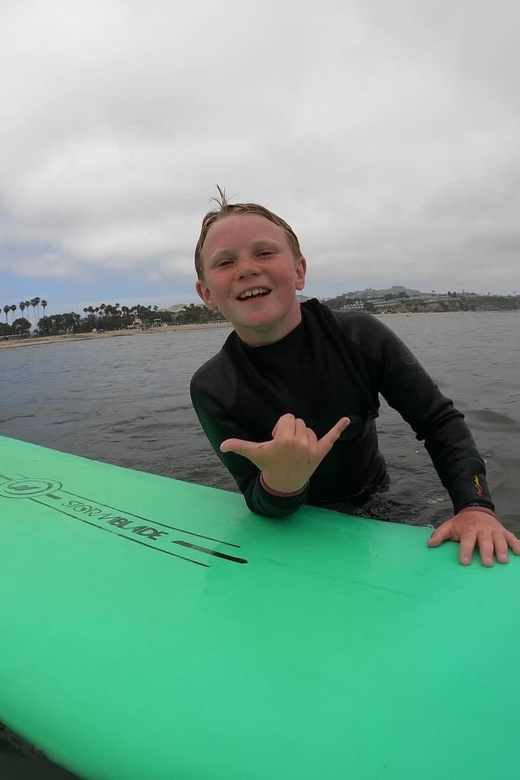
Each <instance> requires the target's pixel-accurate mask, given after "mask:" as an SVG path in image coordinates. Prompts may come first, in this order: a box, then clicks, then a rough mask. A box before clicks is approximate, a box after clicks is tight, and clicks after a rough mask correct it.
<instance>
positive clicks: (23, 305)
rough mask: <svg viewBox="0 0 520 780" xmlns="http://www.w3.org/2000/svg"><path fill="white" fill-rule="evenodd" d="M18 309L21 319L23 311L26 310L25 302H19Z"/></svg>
mask: <svg viewBox="0 0 520 780" xmlns="http://www.w3.org/2000/svg"><path fill="white" fill-rule="evenodd" d="M18 308H19V309H20V311H21V312H22V317H23V313H24V310H25V309H26V308H27V307H26V305H25V301H20V303H19V304H18Z"/></svg>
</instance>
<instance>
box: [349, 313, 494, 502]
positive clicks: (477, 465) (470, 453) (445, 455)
mask: <svg viewBox="0 0 520 780" xmlns="http://www.w3.org/2000/svg"><path fill="white" fill-rule="evenodd" d="M367 327H369V328H370V331H371V333H370V337H369V338H368V339H367V341H366V342H365V345H364V351H365V352H366V356H367V357H368V360H369V361H370V363H371V369H372V373H373V378H374V380H375V382H376V383H377V388H378V391H379V392H380V393H381V394H382V395H383V397H384V398H385V399H386V400H387V402H388V403H389V404H390V406H392V407H393V408H394V409H395V410H396V411H398V412H399V414H400V415H401V416H402V417H403V418H404V419H405V420H406V422H408V423H409V424H410V425H411V427H412V428H413V430H414V431H415V434H416V437H417V439H418V440H419V441H424V445H425V447H426V449H427V451H428V453H429V455H430V457H431V459H432V461H433V465H434V466H435V469H436V471H437V473H438V475H439V478H440V480H441V482H442V484H443V485H444V487H445V488H446V490H447V491H448V493H449V495H450V497H451V500H452V502H453V508H454V510H455V513H457V512H458V511H459V510H461V509H464V508H465V507H468V506H483V507H487V508H488V509H493V510H494V508H495V507H494V504H493V502H492V500H491V495H490V492H489V488H488V485H487V481H486V467H485V465H484V461H483V459H482V457H481V456H480V454H479V452H478V450H477V447H476V444H475V441H474V439H473V436H472V435H471V432H470V430H469V428H468V426H467V424H466V422H465V420H464V415H463V414H462V412H459V411H458V410H457V409H456V408H455V407H454V406H453V402H452V401H451V400H450V399H449V398H446V397H445V396H444V395H443V394H442V393H441V391H440V390H439V388H438V387H437V385H436V384H435V383H434V382H433V380H432V379H431V377H430V376H429V374H428V373H427V372H426V371H425V369H424V368H423V367H422V366H421V364H420V363H419V362H418V361H417V359H416V358H415V357H414V355H413V354H412V353H411V352H410V350H409V349H408V347H407V346H406V345H405V344H404V343H403V342H402V341H401V339H399V338H398V337H397V336H396V335H395V333H393V331H391V330H390V328H387V327H386V325H384V324H383V323H382V322H380V321H379V320H377V319H376V318H375V317H370V325H369V326H368V325H367Z"/></svg>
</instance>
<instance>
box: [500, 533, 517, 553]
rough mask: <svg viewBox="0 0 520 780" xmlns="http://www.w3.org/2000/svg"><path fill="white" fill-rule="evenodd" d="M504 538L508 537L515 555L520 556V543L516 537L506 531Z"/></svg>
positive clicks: (507, 539)
mask: <svg viewBox="0 0 520 780" xmlns="http://www.w3.org/2000/svg"><path fill="white" fill-rule="evenodd" d="M504 536H505V537H506V541H507V543H508V545H509V546H510V548H511V549H512V551H513V552H514V554H515V555H520V541H519V540H518V539H517V538H516V536H515V535H514V534H513V533H511V531H506V532H505V534H504Z"/></svg>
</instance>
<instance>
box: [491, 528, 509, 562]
mask: <svg viewBox="0 0 520 780" xmlns="http://www.w3.org/2000/svg"><path fill="white" fill-rule="evenodd" d="M493 544H494V545H495V555H496V556H497V561H498V562H499V563H509V554H508V550H507V539H506V536H505V534H504V532H500V531H496V532H495V533H494V534H493Z"/></svg>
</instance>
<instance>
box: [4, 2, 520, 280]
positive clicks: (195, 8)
mask: <svg viewBox="0 0 520 780" xmlns="http://www.w3.org/2000/svg"><path fill="white" fill-rule="evenodd" d="M176 7H178V6H176V5H175V4H172V3H169V2H166V0H163V1H161V0H159V1H155V2H147V3H144V2H141V1H140V2H137V0H133V1H132V0H130V1H129V0H125V1H123V0H117V1H116V0H103V2H101V0H97V2H96V1H94V0H89V2H77V3H74V4H71V3H68V2H65V0H62V1H58V0H56V1H54V0H42V1H41V2H40V3H37V4H35V3H30V2H27V1H26V0H19V2H16V3H14V2H4V3H3V4H2V9H1V11H0V28H1V29H2V31H3V32H2V36H3V38H4V40H3V43H2V47H0V73H2V74H3V76H1V77H0V78H1V80H2V94H3V102H2V108H1V109H0V111H1V116H0V118H1V122H0V140H1V144H0V169H1V176H0V225H1V229H0V236H1V240H2V242H3V243H4V244H5V245H7V244H8V245H9V246H18V247H20V249H19V251H18V253H17V265H16V268H14V267H13V259H12V258H13V254H12V253H7V252H4V253H3V254H0V267H4V268H8V269H10V270H13V271H14V270H16V271H17V272H18V273H21V274H24V275H35V276H42V275H48V276H52V277H56V278H60V277H62V278H69V277H71V276H72V275H75V276H78V275H79V276H81V275H82V274H83V275H89V274H92V273H94V272H95V270H96V268H98V267H100V266H102V267H104V268H108V269H112V270H115V271H116V272H118V273H121V274H123V275H124V274H125V273H132V274H135V273H136V272H138V273H141V274H142V278H143V280H151V281H160V280H163V279H164V280H165V281H167V282H168V283H171V284H172V287H173V286H174V283H175V282H176V281H182V282H183V283H184V282H185V281H186V279H188V278H189V277H190V275H191V274H192V270H191V269H192V254H193V247H194V244H195V242H196V239H197V235H198V230H199V226H200V220H201V218H202V215H203V213H204V211H206V210H207V208H208V207H209V204H208V198H209V197H210V196H211V195H212V194H213V192H214V183H215V182H217V181H218V182H221V183H222V184H224V185H225V186H226V188H227V190H228V192H230V193H236V194H237V196H238V198H239V199H242V200H256V201H259V202H262V203H265V204H266V205H268V206H269V207H271V208H272V209H274V210H275V211H277V212H278V213H280V214H281V215H282V216H284V217H285V218H286V219H287V220H288V221H289V222H290V223H291V224H292V225H293V227H294V228H295V230H296V231H297V233H298V234H299V235H300V238H301V243H302V246H303V248H304V251H305V253H306V254H307V256H308V259H309V264H310V272H309V284H308V287H309V289H310V291H312V292H313V293H314V294H326V293H329V292H337V291H342V290H347V289H351V288H354V287H359V286H366V285H371V286H378V285H381V286H383V285H387V284H389V283H406V284H409V285H411V286H417V287H420V286H423V287H424V286H425V287H426V289H433V288H437V289H447V288H462V287H466V288H471V287H473V289H475V290H477V291H478V290H481V291H487V290H488V289H492V290H496V291H512V289H513V288H515V289H516V288H517V287H518V286H519V285H520V270H519V269H520V263H519V262H518V248H519V244H520V228H519V226H518V213H519V209H520V186H519V182H520V152H519V149H518V141H517V139H518V137H519V130H520V112H519V106H520V102H519V98H520V87H519V79H518V76H517V74H518V73H519V72H520V53H519V49H518V46H517V41H516V31H517V30H518V29H519V26H520V25H519V23H520V11H519V10H518V6H517V4H516V3H513V2H493V3H492V2H490V0H485V1H483V0H482V1H481V2H478V0H475V1H474V2H471V3H470V2H469V0H461V2H459V3H458V4H456V5H455V6H454V5H453V4H451V3H448V2H447V1H445V0H437V2H434V3H432V2H427V0H414V1H413V2H412V0H401V1H400V2H395V1H394V2H390V1H389V2H386V3H383V2H377V0H365V2H363V3H362V2H361V0H359V2H324V3H321V4H320V5H319V7H316V8H314V9H312V10H305V11H302V6H301V4H296V3H293V2H288V3H286V4H280V3H273V2H266V3H264V4H261V5H260V4H257V5H252V4H244V3H238V2H236V0H233V2H228V3H226V4H225V5H222V4H216V3H213V2H209V0H208V1H207V2H204V1H201V0H198V1H196V2H193V3H190V4H189V5H187V6H183V7H182V12H180V11H176V10H175V8H176ZM24 247H29V248H30V249H29V250H28V251H27V252H25V254H24V250H23V248H24Z"/></svg>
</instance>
